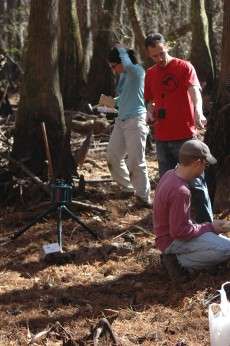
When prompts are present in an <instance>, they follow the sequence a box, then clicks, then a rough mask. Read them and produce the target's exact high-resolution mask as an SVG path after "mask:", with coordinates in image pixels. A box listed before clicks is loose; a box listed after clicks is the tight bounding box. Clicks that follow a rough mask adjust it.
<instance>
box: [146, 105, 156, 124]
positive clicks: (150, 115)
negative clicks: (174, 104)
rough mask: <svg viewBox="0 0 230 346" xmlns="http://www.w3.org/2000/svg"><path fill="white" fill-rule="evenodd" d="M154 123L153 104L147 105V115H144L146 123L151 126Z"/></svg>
mask: <svg viewBox="0 0 230 346" xmlns="http://www.w3.org/2000/svg"><path fill="white" fill-rule="evenodd" d="M154 121H155V117H154V104H153V103H148V106H147V114H146V122H147V123H148V124H153V123H154Z"/></svg>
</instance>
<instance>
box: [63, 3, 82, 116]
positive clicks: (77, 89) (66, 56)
mask: <svg viewBox="0 0 230 346" xmlns="http://www.w3.org/2000/svg"><path fill="white" fill-rule="evenodd" d="M59 11H60V24H61V25H60V28H61V29H60V43H59V51H60V52H59V71H60V84H61V92H62V98H63V103H64V108H65V109H76V108H78V107H79V104H80V103H81V101H82V98H83V95H84V83H83V76H82V62H83V47H82V41H81V32H80V26H79V20H78V12H77V6H76V0H68V1H66V0H60V1H59Z"/></svg>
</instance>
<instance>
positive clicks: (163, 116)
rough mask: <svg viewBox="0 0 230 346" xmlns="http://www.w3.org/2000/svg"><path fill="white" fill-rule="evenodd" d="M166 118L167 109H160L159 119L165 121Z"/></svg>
mask: <svg viewBox="0 0 230 346" xmlns="http://www.w3.org/2000/svg"><path fill="white" fill-rule="evenodd" d="M165 117H166V109H165V108H159V109H158V118H159V119H164V118H165Z"/></svg>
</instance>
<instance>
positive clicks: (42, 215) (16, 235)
mask: <svg viewBox="0 0 230 346" xmlns="http://www.w3.org/2000/svg"><path fill="white" fill-rule="evenodd" d="M55 210H56V207H55V206H52V207H50V208H49V209H47V210H46V211H44V212H43V213H41V214H39V215H38V216H36V217H35V219H34V220H33V221H31V222H30V223H28V224H27V225H26V226H24V227H23V228H21V229H19V230H18V231H16V232H15V233H14V234H12V236H11V237H10V239H11V240H14V239H16V238H18V237H19V236H20V235H21V234H23V233H24V232H26V231H27V230H28V229H29V228H30V227H32V226H33V225H35V223H37V222H38V221H40V220H41V219H42V218H43V217H45V216H47V215H48V214H51V213H53V212H55Z"/></svg>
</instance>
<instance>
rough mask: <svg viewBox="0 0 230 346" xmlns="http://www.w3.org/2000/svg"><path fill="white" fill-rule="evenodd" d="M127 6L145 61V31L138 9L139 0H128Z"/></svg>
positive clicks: (141, 55)
mask: <svg viewBox="0 0 230 346" xmlns="http://www.w3.org/2000/svg"><path fill="white" fill-rule="evenodd" d="M126 4H127V8H128V11H129V18H130V21H131V23H132V28H133V31H134V34H135V41H136V45H137V47H138V50H139V53H140V57H141V60H142V61H145V60H146V58H147V56H146V52H145V46H144V41H145V32H144V30H143V28H142V23H141V18H140V15H139V11H138V5H137V0H126Z"/></svg>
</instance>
